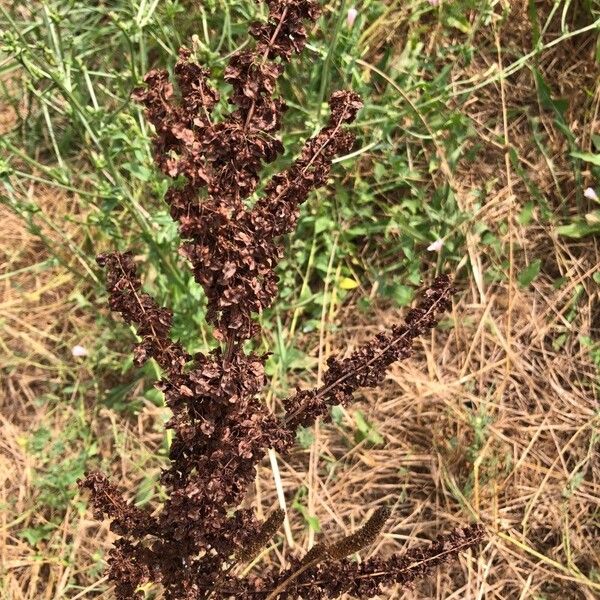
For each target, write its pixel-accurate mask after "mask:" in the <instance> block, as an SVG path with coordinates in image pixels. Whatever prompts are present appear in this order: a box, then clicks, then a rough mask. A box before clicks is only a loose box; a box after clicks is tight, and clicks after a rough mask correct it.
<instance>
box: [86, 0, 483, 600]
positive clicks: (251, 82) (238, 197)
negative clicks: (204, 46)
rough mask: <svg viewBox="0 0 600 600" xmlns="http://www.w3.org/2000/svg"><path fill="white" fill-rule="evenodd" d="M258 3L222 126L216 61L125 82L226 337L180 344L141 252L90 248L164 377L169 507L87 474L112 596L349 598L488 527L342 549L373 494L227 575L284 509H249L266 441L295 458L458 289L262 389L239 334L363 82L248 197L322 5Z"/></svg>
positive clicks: (184, 61) (373, 525) (262, 297)
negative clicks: (288, 383)
mask: <svg viewBox="0 0 600 600" xmlns="http://www.w3.org/2000/svg"><path fill="white" fill-rule="evenodd" d="M267 4H268V7H269V15H268V18H267V20H266V22H264V23H255V24H254V25H252V27H251V29H250V34H251V36H252V37H253V38H254V39H255V44H254V47H253V48H251V49H249V50H246V49H242V50H240V51H239V52H237V53H236V54H234V55H233V56H232V57H231V59H230V61H229V64H228V66H227V68H226V69H225V75H224V77H225V80H226V81H227V82H228V83H230V84H231V86H232V93H231V96H230V98H229V102H230V104H232V105H233V108H232V110H231V111H230V112H229V114H227V115H226V116H224V117H223V118H221V119H220V120H219V121H217V120H216V119H215V118H214V116H213V109H214V108H215V106H216V104H217V103H218V101H219V97H218V94H217V92H216V91H215V90H214V89H213V88H212V87H211V85H210V83H209V80H208V78H209V73H208V71H207V69H205V68H204V67H202V66H201V65H199V64H197V63H196V62H195V61H194V60H193V57H192V53H191V52H190V51H189V50H188V49H186V48H182V49H181V50H180V52H179V60H178V61H177V64H176V66H175V69H174V73H175V79H176V86H175V85H173V83H171V82H170V80H169V77H168V74H167V72H166V71H164V70H153V71H151V72H149V73H148V74H147V75H146V77H145V83H146V86H145V87H144V88H143V89H138V90H136V91H135V92H134V99H135V100H137V101H138V102H140V103H141V104H143V106H144V107H145V110H146V115H147V118H148V120H149V121H150V122H151V123H152V125H153V126H154V128H155V131H156V134H155V137H154V157H155V161H156V163H157V165H158V166H159V167H160V169H161V170H162V171H163V172H164V173H165V174H166V175H168V176H169V177H171V178H172V180H173V181H172V184H171V186H170V188H169V189H168V192H167V194H166V201H167V203H168V204H169V207H170V213H171V216H172V217H173V219H174V220H176V221H177V222H178V223H179V228H180V233H181V238H182V240H183V243H182V245H181V253H182V255H183V256H184V257H185V258H186V259H187V260H188V262H189V263H190V265H191V268H192V269H193V273H194V277H195V279H196V281H197V282H198V283H199V284H201V285H202V287H203V289H204V292H205V295H206V298H207V305H208V310H207V314H206V319H207V321H208V322H209V323H210V324H211V325H212V326H213V327H214V335H215V338H216V339H217V340H218V342H219V346H218V347H217V348H216V349H214V350H212V351H211V352H208V353H206V354H203V353H199V354H196V355H195V356H190V355H189V354H188V353H187V352H186V350H185V349H184V348H183V347H182V345H181V344H179V343H178V342H176V341H173V340H172V339H171V338H170V330H171V324H172V313H171V311H169V310H168V309H166V308H163V307H160V306H158V305H157V304H156V302H155V301H154V300H153V299H152V298H151V297H150V296H149V295H148V294H147V293H145V292H144V291H143V290H142V283H141V280H140V278H139V276H138V274H137V270H136V266H135V262H134V258H133V255H132V254H131V253H113V254H104V255H100V256H99V257H98V263H99V264H100V265H101V266H102V267H104V268H105V269H106V273H107V275H106V277H107V289H108V292H109V305H110V308H111V309H112V310H114V311H118V312H119V313H121V315H122V316H123V318H124V320H125V321H126V322H127V323H129V324H132V325H134V326H135V327H136V329H137V333H138V336H139V337H140V338H141V340H140V341H139V343H137V345H136V346H135V349H134V360H135V363H136V365H141V364H143V363H144V362H145V361H146V360H148V359H150V358H153V359H154V360H155V361H156V362H157V363H158V364H159V365H160V367H161V368H162V371H163V374H164V375H163V378H162V379H161V380H160V381H159V382H158V384H157V386H158V387H159V389H160V390H162V392H163V393H164V395H165V402H166V404H167V406H168V407H169V408H170V409H171V412H172V416H171V418H170V420H169V421H168V423H167V427H168V428H169V429H171V430H172V432H173V436H172V443H171V446H170V449H169V458H170V465H169V467H168V468H166V469H164V470H163V472H162V475H161V483H162V485H163V486H164V488H165V491H166V493H167V499H166V500H165V501H164V503H163V504H162V506H160V507H156V509H155V510H148V509H142V508H138V507H136V506H134V505H131V504H129V503H127V502H126V501H125V500H124V499H123V497H122V496H121V495H120V493H119V491H118V489H117V488H116V486H115V485H113V484H112V483H111V482H110V481H109V480H108V479H107V478H106V477H105V476H104V475H103V474H101V473H99V472H91V473H88V474H87V475H86V477H85V478H84V479H83V480H82V481H80V482H79V484H80V487H81V488H82V489H87V490H89V491H90V492H91V501H92V505H93V507H94V511H95V515H96V517H97V518H98V519H102V518H109V519H112V523H111V529H112V531H113V532H115V533H116V534H117V535H118V536H119V537H118V539H117V540H116V542H115V543H114V546H113V548H112V549H111V551H110V555H109V559H108V563H109V573H108V574H109V578H110V580H111V581H112V582H113V584H114V586H115V593H116V596H117V598H119V599H126V598H127V599H129V598H135V597H142V596H143V594H142V591H141V588H142V586H144V585H145V584H148V583H160V584H161V585H162V587H163V589H164V593H165V597H166V598H168V599H172V600H183V599H185V600H201V599H206V598H239V599H256V600H259V599H262V600H275V599H276V598H280V599H281V598H307V599H316V598H335V597H338V596H340V595H341V594H343V593H349V594H351V595H354V596H357V597H360V598H369V597H372V596H374V595H376V594H378V593H381V591H382V589H383V588H384V587H386V586H389V585H393V584H402V585H408V584H410V582H411V581H413V580H414V579H415V578H417V577H419V576H422V575H424V574H425V573H427V572H428V571H429V570H430V569H431V568H432V567H433V566H435V565H437V564H440V563H441V562H443V561H444V560H446V559H448V557H450V556H452V555H455V554H456V553H458V552H459V551H460V550H462V549H466V548H468V547H472V546H474V545H475V544H476V543H477V542H478V541H479V540H480V539H481V537H482V530H481V528H480V527H478V526H476V525H472V526H469V527H466V528H464V529H457V530H455V531H453V532H451V533H450V534H449V535H447V536H442V537H440V538H438V539H437V540H436V541H435V542H434V543H433V544H432V545H431V546H429V547H427V548H425V549H421V548H417V549H413V550H410V551H408V552H407V553H406V554H404V555H402V556H398V555H394V556H391V557H390V558H386V559H383V558H377V557H376V558H371V559H368V560H365V561H363V562H361V563H358V562H355V561H352V560H350V559H349V557H350V556H351V555H352V554H354V553H356V552H357V551H359V550H361V549H362V548H364V547H365V546H367V545H369V544H371V543H372V542H373V541H374V540H375V538H376V537H377V536H378V534H379V533H380V532H381V530H382V529H383V527H384V526H385V523H386V520H387V519H388V517H389V511H388V510H387V509H386V508H385V507H380V508H378V509H377V510H376V511H375V513H374V514H373V515H372V517H371V518H370V519H369V520H368V521H367V522H366V523H365V524H364V525H363V527H361V528H360V529H359V530H358V531H356V532H355V533H353V534H351V535H348V536H342V537H340V538H339V539H337V540H336V539H334V540H329V539H327V540H325V541H323V542H321V543H319V544H317V545H315V546H314V547H313V548H311V549H310V550H309V551H308V552H307V553H306V554H305V555H304V556H303V557H301V558H293V559H292V560H291V561H290V564H289V567H288V568H287V569H286V570H284V571H283V572H282V571H281V570H280V569H277V568H275V567H265V568H264V569H263V571H262V572H261V573H260V574H258V575H252V576H246V577H242V576H238V575H236V574H235V573H236V567H237V566H238V565H240V564H243V563H247V562H249V561H251V560H252V559H253V558H255V557H256V555H257V554H258V553H259V552H260V550H261V549H263V548H264V547H265V546H266V545H267V544H268V543H269V542H270V540H271V538H272V537H273V536H274V535H275V534H276V532H277V530H278V529H279V527H280V526H281V524H282V521H283V519H284V512H283V511H282V510H281V509H279V510H275V511H273V512H272V513H271V514H270V515H269V516H268V517H267V519H266V520H265V521H264V522H260V521H259V520H258V519H257V517H256V516H255V514H254V511H253V510H252V509H251V508H245V507H242V504H243V501H244V499H245V497H246V494H247V490H248V488H249V486H250V485H251V483H252V481H253V479H254V477H255V469H256V466H257V464H258V463H259V462H260V461H261V460H262V459H263V457H264V455H265V453H266V452H267V450H268V449H270V448H272V449H274V450H275V451H277V452H279V453H281V454H284V455H285V454H287V453H289V452H290V450H291V449H292V447H293V443H294V434H295V431H296V429H297V428H298V427H299V426H300V425H302V426H304V427H306V426H310V425H311V424H312V423H314V421H315V419H317V418H318V417H324V418H327V415H328V408H329V407H330V406H332V405H335V404H343V405H345V404H348V403H349V402H350V401H351V400H352V396H353V393H354V392H355V391H356V390H357V389H359V388H361V387H375V386H377V385H378V384H380V383H381V381H382V379H383V377H384V376H385V372H386V369H387V368H388V367H389V365H390V364H392V363H393V362H395V361H397V360H400V359H403V358H406V357H407V356H409V354H410V351H411V344H412V341H413V340H414V339H415V338H416V337H417V336H420V335H422V334H423V333H425V332H427V331H428V330H430V329H431V328H432V327H434V326H435V324H436V322H437V317H438V315H439V314H440V313H441V312H443V311H445V310H446V309H447V308H448V307H449V305H450V295H451V285H450V280H449V278H448V277H445V276H441V277H438V278H437V279H435V280H434V281H433V283H432V284H431V286H430V287H429V288H428V289H427V290H426V291H425V293H424V294H423V298H422V300H421V302H420V304H419V305H418V306H417V307H416V308H413V309H412V310H410V311H409V312H408V314H407V317H406V320H405V322H404V323H403V324H400V325H395V326H393V327H392V328H391V330H390V331H388V332H386V333H380V334H379V335H377V336H376V337H375V339H374V340H372V341H371V342H370V343H369V344H367V345H364V346H362V347H359V348H358V349H357V350H355V351H354V352H353V353H352V354H350V356H349V357H347V358H345V359H338V358H330V359H329V360H328V369H327V371H326V372H325V374H324V376H323V381H322V384H321V385H320V386H319V387H316V388H314V389H308V390H296V392H295V393H294V394H293V395H292V396H290V397H289V398H287V399H286V400H285V401H284V403H283V405H284V409H285V412H284V414H283V415H282V416H280V417H278V416H276V415H274V414H271V413H270V412H269V411H268V410H267V408H266V407H265V405H264V404H263V403H261V402H260V401H259V395H260V392H261V391H262V390H263V388H264V387H265V385H266V383H267V382H266V378H265V371H264V364H265V360H266V358H267V355H266V354H262V355H261V354H257V353H256V352H253V351H249V350H248V345H247V344H246V342H247V341H248V340H251V339H253V338H256V337H257V336H258V335H259V333H260V325H259V324H258V321H257V318H256V317H257V315H258V314H260V313H261V312H262V311H263V310H264V309H265V308H267V307H269V306H270V305H271V304H272V302H273V300H274V298H275V296H276V293H277V276H276V273H275V268H276V266H277V263H278V261H279V259H280V258H281V256H282V246H281V242H280V239H281V236H283V235H284V234H287V233H290V232H292V231H293V230H294V228H295V224H296V221H297V219H298V214H299V206H300V205H301V204H302V203H303V202H304V201H305V200H306V199H307V197H308V195H309V193H310V191H311V190H313V189H315V188H317V187H318V186H321V185H323V184H324V183H325V182H326V180H327V178H328V176H329V172H330V168H331V163H332V159H333V157H334V156H336V155H338V154H340V153H344V152H348V151H349V150H350V149H351V148H352V145H353V142H354V138H353V136H352V134H351V133H350V132H348V131H347V130H346V129H344V125H345V124H347V123H350V122H351V121H353V120H354V118H355V117H356V114H357V112H358V111H359V110H360V108H361V106H362V103H361V101H360V99H359V97H358V96H357V95H356V94H355V93H353V92H351V91H337V92H335V93H334V94H333V95H332V96H331V98H330V101H329V106H330V116H329V121H328V123H327V124H326V125H325V127H324V128H323V129H322V130H321V131H320V132H319V133H318V134H317V135H316V136H315V137H313V138H311V139H309V140H308V141H307V142H306V143H305V144H304V146H303V148H302V150H301V152H300V154H299V156H298V158H297V159H296V160H295V162H293V164H292V165H291V166H290V167H289V168H288V169H286V170H284V171H281V172H280V173H277V174H276V175H274V176H273V177H272V178H271V179H270V180H269V181H268V182H267V183H266V185H265V186H264V190H263V192H262V194H261V195H260V197H259V198H258V199H257V200H256V201H255V202H254V203H253V205H252V206H249V204H248V202H247V200H248V198H249V197H250V196H251V195H252V194H254V193H255V191H256V190H257V188H258V185H259V183H260V181H261V176H260V172H261V169H262V167H263V166H264V165H265V164H266V163H269V162H271V161H273V160H274V159H275V158H276V157H277V156H278V155H279V154H280V153H281V152H282V150H283V148H282V145H281V142H280V141H279V140H278V139H277V137H276V132H277V130H278V129H280V127H281V117H282V113H283V110H284V103H283V101H282V99H281V98H278V97H276V96H274V92H275V88H276V82H277V79H278V77H279V76H280V75H281V73H282V71H283V65H284V64H285V63H286V62H287V61H289V60H290V58H291V56H292V54H294V53H297V52H300V51H301V50H302V48H303V46H304V43H305V39H306V31H305V28H304V24H305V23H306V22H314V21H315V20H316V18H317V16H318V12H319V11H318V5H317V3H316V2H314V1H313V0H268V1H267ZM238 571H239V570H238Z"/></svg>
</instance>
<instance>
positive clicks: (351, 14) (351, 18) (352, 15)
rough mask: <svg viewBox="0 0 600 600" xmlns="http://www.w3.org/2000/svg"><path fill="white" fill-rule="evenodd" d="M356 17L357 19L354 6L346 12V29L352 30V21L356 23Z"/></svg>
mask: <svg viewBox="0 0 600 600" xmlns="http://www.w3.org/2000/svg"><path fill="white" fill-rule="evenodd" d="M356 17H358V11H357V10H356V8H354V6H353V7H352V8H350V9H349V10H348V16H347V17H346V23H347V24H348V27H350V28H352V27H353V26H354V21H356Z"/></svg>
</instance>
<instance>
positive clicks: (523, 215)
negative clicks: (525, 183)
mask: <svg viewBox="0 0 600 600" xmlns="http://www.w3.org/2000/svg"><path fill="white" fill-rule="evenodd" d="M534 208H535V204H534V203H533V202H527V204H525V206H524V207H523V209H522V210H521V212H520V213H519V215H518V217H517V222H518V223H519V225H523V226H525V225H529V223H530V222H531V218H532V217H533V210H534Z"/></svg>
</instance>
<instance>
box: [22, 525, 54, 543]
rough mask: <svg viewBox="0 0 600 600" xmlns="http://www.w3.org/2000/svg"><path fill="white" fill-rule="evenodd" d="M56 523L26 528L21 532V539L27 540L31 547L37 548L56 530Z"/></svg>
mask: <svg viewBox="0 0 600 600" xmlns="http://www.w3.org/2000/svg"><path fill="white" fill-rule="evenodd" d="M56 527H57V526H56V525H55V524H54V523H45V524H44V525H38V526H37V527H26V528H25V529H23V530H22V531H20V532H19V534H18V535H19V537H20V538H23V539H24V540H26V541H27V542H28V543H29V544H30V545H31V546H37V545H38V544H39V543H40V542H42V541H43V540H47V539H48V538H49V537H50V536H51V535H52V532H53V531H54V530H55V529H56Z"/></svg>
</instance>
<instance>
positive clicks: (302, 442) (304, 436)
mask: <svg viewBox="0 0 600 600" xmlns="http://www.w3.org/2000/svg"><path fill="white" fill-rule="evenodd" d="M314 441H315V434H314V431H313V430H312V429H311V428H309V427H302V426H300V427H298V430H297V431H296V442H298V445H299V446H300V447H301V448H304V450H306V449H307V448H310V447H311V446H312V445H313V443H314Z"/></svg>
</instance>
